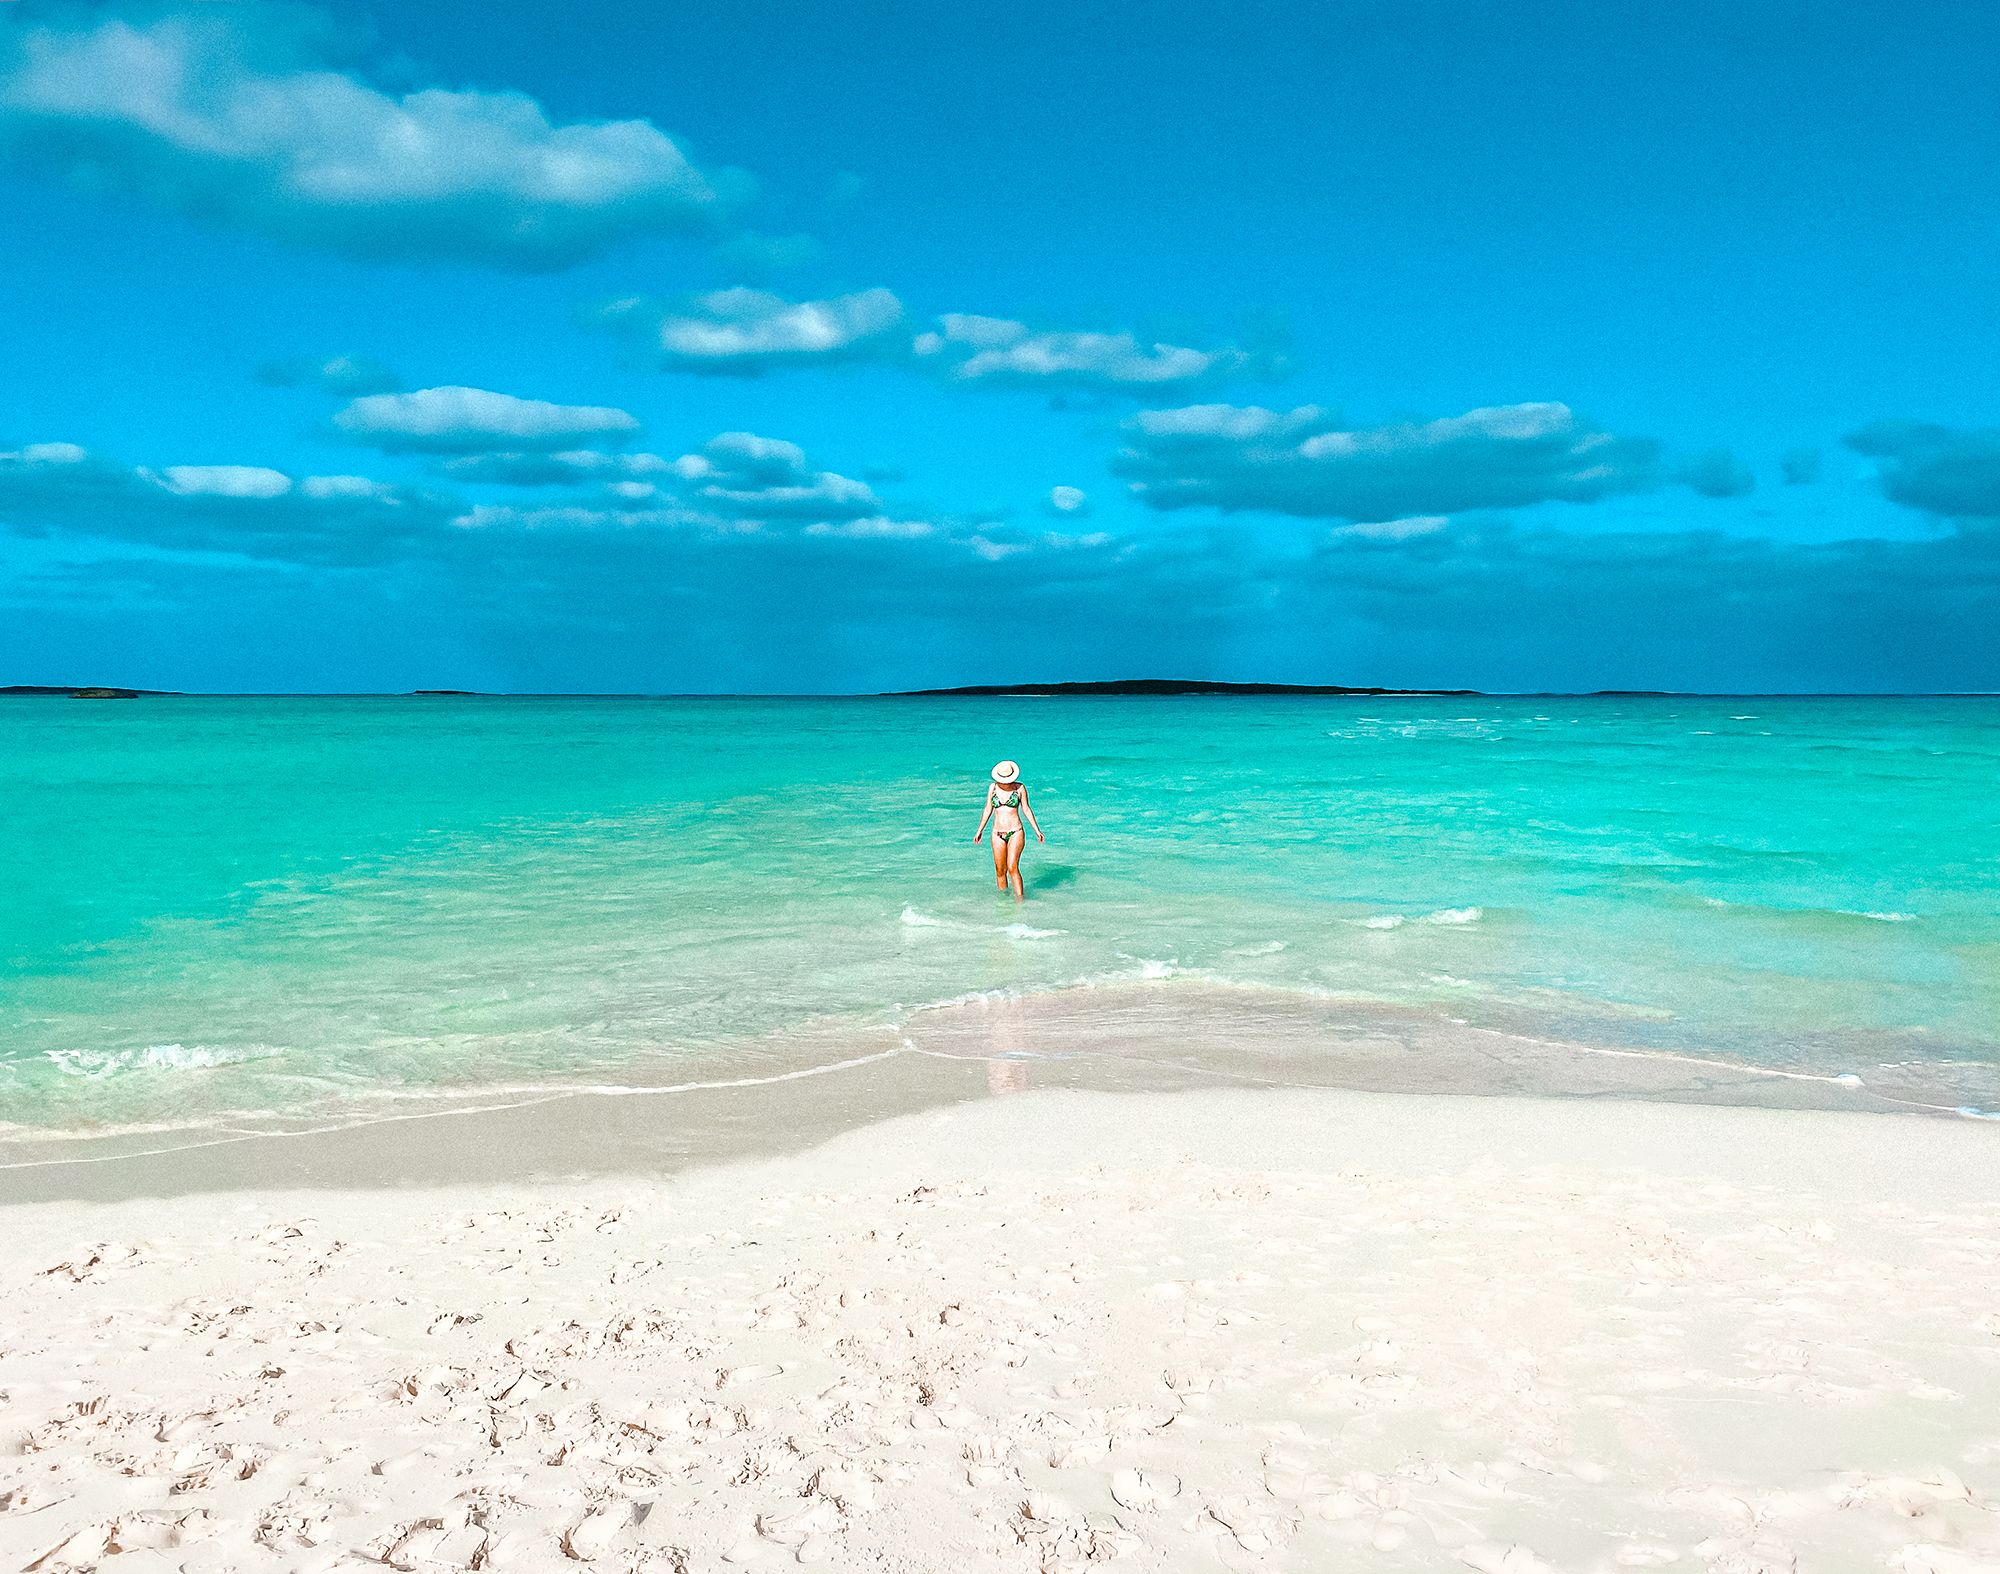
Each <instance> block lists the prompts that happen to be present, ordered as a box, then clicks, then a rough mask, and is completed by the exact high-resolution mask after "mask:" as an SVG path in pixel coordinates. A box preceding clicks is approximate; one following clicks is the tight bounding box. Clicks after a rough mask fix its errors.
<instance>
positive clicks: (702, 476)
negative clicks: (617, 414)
mask: <svg viewBox="0 0 2000 1574" xmlns="http://www.w3.org/2000/svg"><path fill="white" fill-rule="evenodd" d="M674 471H675V474H676V475H678V476H679V477H680V479H681V480H682V482H683V483H685V496H686V497H687V499H688V501H689V502H690V503H691V504H693V505H695V506H696V507H699V508H705V509H708V510H710V511H712V512H714V513H716V514H720V515H725V516H727V517H730V518H734V519H757V520H791V521H816V522H835V521H841V520H854V519H864V518H867V517H868V516H869V515H872V514H879V513H881V512H882V500H881V499H880V498H878V497H877V496H876V495H875V493H874V490H873V489H872V488H871V487H870V486H869V485H868V484H867V483H866V482H864V481H856V480H853V479H851V478H850V477H848V476H844V475H836V474H834V473H833V472H832V471H830V470H815V469H813V468H812V467H811V466H810V465H809V464H807V463H806V456H805V450H804V449H802V448H800V447H799V446H798V444H796V443H788V442H785V441H783V440H782V439H779V438H773V437H759V436H757V435H756V434H755V433H754V432H724V433H723V434H722V435H721V436H720V437H717V438H714V439H712V440H711V441H710V442H709V443H708V444H707V445H706V446H704V447H703V449H702V451H701V452H700V453H698V454H683V455H682V456H681V457H680V458H679V459H677V460H675V461H674Z"/></svg>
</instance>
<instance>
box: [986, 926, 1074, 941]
mask: <svg viewBox="0 0 2000 1574" xmlns="http://www.w3.org/2000/svg"><path fill="white" fill-rule="evenodd" d="M1000 933H1002V934H1003V935H1005V936H1006V937H1007V938H1008V939H1009V940H1053V939H1055V937H1056V936H1057V935H1059V934H1061V933H1062V931H1061V930H1060V929H1032V928H1030V927H1029V926H1028V925H1026V924H1009V925H1008V926H1007V927H1006V928H1005V929H1003V930H1001V931H1000Z"/></svg>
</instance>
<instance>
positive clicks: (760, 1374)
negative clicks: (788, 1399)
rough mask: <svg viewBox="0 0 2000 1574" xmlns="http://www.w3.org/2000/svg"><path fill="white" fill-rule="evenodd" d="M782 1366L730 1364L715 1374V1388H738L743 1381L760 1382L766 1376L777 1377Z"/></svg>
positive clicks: (782, 1368)
mask: <svg viewBox="0 0 2000 1574" xmlns="http://www.w3.org/2000/svg"><path fill="white" fill-rule="evenodd" d="M784 1370H785V1369H784V1367H783V1366H782V1365H778V1364H776V1363H773V1364H771V1365H768V1366H732V1367H726V1368H724V1369H723V1370H722V1371H720V1372H717V1373H716V1374H715V1386H716V1387H717V1388H740V1387H742V1386H743V1384H745V1383H760V1382H762V1381H763V1380H764V1379H765V1378H767V1377H777V1376H779V1375H781V1374H782V1373H783V1372H784Z"/></svg>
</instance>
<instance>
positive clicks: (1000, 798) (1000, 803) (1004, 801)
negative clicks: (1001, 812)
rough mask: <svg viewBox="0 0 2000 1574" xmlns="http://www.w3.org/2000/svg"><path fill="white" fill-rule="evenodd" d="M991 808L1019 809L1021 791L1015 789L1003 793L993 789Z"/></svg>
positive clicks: (996, 788)
mask: <svg viewBox="0 0 2000 1574" xmlns="http://www.w3.org/2000/svg"><path fill="white" fill-rule="evenodd" d="M993 807H994V808H996V809H1018V808H1020V807H1021V789H1020V788H1018V787H1016V788H1014V789H1012V790H1011V791H1009V792H1004V793H1003V792H1002V791H1001V790H1000V789H999V788H998V787H995V788H994V789H993Z"/></svg>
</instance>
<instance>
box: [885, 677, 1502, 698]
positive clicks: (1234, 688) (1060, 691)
mask: <svg viewBox="0 0 2000 1574" xmlns="http://www.w3.org/2000/svg"><path fill="white" fill-rule="evenodd" d="M1066 694H1169V695H1171V694H1353V695H1360V696H1363V697H1367V696H1385V695H1386V696H1394V695H1398V694H1407V695H1410V696H1413V697H1419V698H1421V697H1424V696H1441V695H1466V696H1472V697H1475V698H1476V697H1478V696H1479V694H1480V691H1479V690H1478V689H1376V688H1349V687H1347V686H1345V685H1343V684H1337V683H1214V682H1210V681H1209V680H1207V679H1205V678H1114V679H1111V680H1110V681H1108V682H1102V683H972V684H967V685H966V686H964V687H963V688H956V689H898V690H895V691H893V692H891V693H889V694H886V695H884V696H883V698H885V699H917V698H924V697H935V696H945V695H956V696H962V697H968V698H970V697H975V696H979V697H985V696H992V697H1006V696H1009V695H1015V696H1033V697H1048V696H1058V695H1066Z"/></svg>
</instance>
